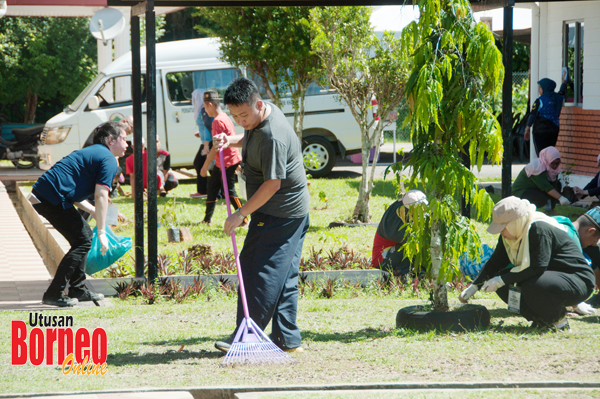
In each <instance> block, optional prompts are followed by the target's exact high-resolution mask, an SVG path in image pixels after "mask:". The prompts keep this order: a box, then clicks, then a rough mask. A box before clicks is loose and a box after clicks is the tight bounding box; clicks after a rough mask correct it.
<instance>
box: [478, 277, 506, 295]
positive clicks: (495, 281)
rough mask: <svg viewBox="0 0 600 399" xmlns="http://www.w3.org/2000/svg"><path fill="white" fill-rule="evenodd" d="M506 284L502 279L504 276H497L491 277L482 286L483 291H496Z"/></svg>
mask: <svg viewBox="0 0 600 399" xmlns="http://www.w3.org/2000/svg"><path fill="white" fill-rule="evenodd" d="M503 286H504V281H502V277H500V276H496V277H494V278H491V279H489V280H488V281H486V282H485V283H483V286H482V287H481V291H484V292H496V290H497V289H498V288H500V287H503Z"/></svg>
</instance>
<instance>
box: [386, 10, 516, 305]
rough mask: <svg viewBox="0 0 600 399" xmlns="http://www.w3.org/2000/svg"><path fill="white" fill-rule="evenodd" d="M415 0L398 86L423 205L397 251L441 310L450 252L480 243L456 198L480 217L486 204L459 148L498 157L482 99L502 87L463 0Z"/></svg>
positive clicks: (495, 57)
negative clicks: (408, 65)
mask: <svg viewBox="0 0 600 399" xmlns="http://www.w3.org/2000/svg"><path fill="white" fill-rule="evenodd" d="M418 6H419V9H420V12H421V16H420V18H419V21H415V22H412V23H411V24H410V25H409V26H408V27H407V28H406V29H405V30H404V31H403V33H402V38H403V42H404V44H405V46H406V47H407V51H409V53H410V54H412V55H413V57H412V64H413V65H412V68H413V69H412V73H411V75H410V79H409V80H408V83H407V88H406V92H407V93H408V101H409V107H410V115H409V119H410V124H411V128H412V132H411V138H412V142H413V146H414V149H413V153H412V156H411V158H410V160H409V161H408V163H407V165H406V167H407V168H411V169H412V171H411V172H410V173H411V174H410V178H409V179H408V180H407V181H406V183H407V184H409V185H410V186H411V187H414V188H420V189H423V190H424V191H425V192H426V194H427V197H428V199H429V205H428V207H427V208H425V207H424V206H423V207H412V209H411V210H410V211H409V213H410V215H411V224H410V225H407V229H406V235H407V238H408V241H407V243H406V244H405V246H404V250H405V253H406V254H407V256H408V257H409V258H412V259H413V262H414V263H415V264H416V265H417V266H419V265H420V266H421V267H424V268H425V269H426V270H427V275H428V277H429V279H430V280H431V281H432V282H433V283H434V291H433V307H434V309H435V310H438V311H444V310H448V299H447V296H446V285H445V283H446V282H447V281H451V280H452V279H453V278H454V276H456V275H457V274H458V267H457V265H458V258H459V257H460V256H461V255H462V254H463V253H464V252H465V251H468V252H469V253H470V255H471V256H472V257H473V256H478V255H477V253H478V251H479V248H480V240H479V236H478V235H477V232H476V230H475V225H474V222H473V221H472V220H471V219H470V218H467V217H463V216H461V213H460V205H459V203H458V201H457V199H458V198H460V197H461V196H462V197H463V198H464V199H465V201H466V202H467V203H468V204H471V205H474V206H475V207H476V209H477V211H478V217H479V218H481V219H482V220H487V219H488V218H489V216H490V214H491V209H492V207H493V202H492V200H491V199H490V198H489V196H488V194H487V193H486V192H485V190H479V191H478V190H477V185H476V178H475V176H474V175H473V173H472V172H471V171H470V170H469V169H467V168H466V167H465V166H464V165H463V163H462V162H461V153H464V149H465V148H468V154H469V156H470V160H471V164H473V165H475V164H476V165H477V167H478V168H479V169H480V168H481V165H482V163H483V159H484V156H485V155H486V154H487V157H488V159H489V160H490V161H492V162H493V163H498V162H499V161H500V159H501V156H502V135H501V130H500V126H499V124H498V121H497V120H496V118H495V116H494V113H493V111H492V107H491V105H490V102H489V98H490V97H491V96H493V95H495V94H497V92H498V90H500V88H501V86H502V80H503V76H504V66H503V65H502V56H501V54H500V52H499V51H498V49H497V48H496V46H495V44H494V37H493V35H492V33H491V32H490V31H489V29H488V28H487V27H486V25H485V24H483V23H479V24H476V23H475V20H474V19H473V15H472V11H471V7H470V4H469V2H468V1H467V0H418ZM401 169H402V165H401V164H400V165H397V170H398V171H400V170H401ZM398 176H400V175H399V174H398Z"/></svg>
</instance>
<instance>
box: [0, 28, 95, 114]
mask: <svg viewBox="0 0 600 399" xmlns="http://www.w3.org/2000/svg"><path fill="white" fill-rule="evenodd" d="M88 23H89V20H88V19H87V18H32V17H3V18H2V20H1V22H0V87H2V90H0V104H2V105H9V104H14V103H21V104H24V103H25V100H26V97H27V93H31V94H32V95H33V94H38V96H39V97H40V98H45V99H55V98H57V99H58V100H59V101H61V102H62V103H63V104H68V103H69V102H71V101H72V100H73V99H74V98H75V97H76V96H77V95H78V94H79V93H80V92H81V90H83V88H84V87H85V86H86V85H87V84H88V83H89V81H90V80H91V79H92V78H93V76H94V75H95V73H96V62H95V59H96V41H95V39H93V38H92V36H90V34H89V30H88ZM14 117H15V116H12V118H14ZM27 122H29V121H27ZM31 122H33V121H31Z"/></svg>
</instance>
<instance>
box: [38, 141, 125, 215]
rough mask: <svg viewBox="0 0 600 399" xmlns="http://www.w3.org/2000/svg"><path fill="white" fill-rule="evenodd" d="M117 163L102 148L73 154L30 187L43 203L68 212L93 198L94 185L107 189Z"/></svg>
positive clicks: (92, 148)
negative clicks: (69, 209)
mask: <svg viewBox="0 0 600 399" xmlns="http://www.w3.org/2000/svg"><path fill="white" fill-rule="evenodd" d="M117 167H118V165H117V160H116V159H115V156H114V155H113V154H112V153H111V152H110V150H109V149H108V148H107V147H106V146H105V145H102V144H94V145H92V146H89V147H86V148H83V149H81V150H77V151H73V152H72V153H70V154H69V155H67V156H66V157H64V158H63V159H61V160H60V161H58V162H57V163H56V164H55V165H54V166H52V168H50V169H49V170H48V171H46V172H45V173H44V174H43V175H42V176H41V177H40V178H39V179H38V181H37V182H36V183H35V184H34V185H33V189H34V190H35V191H37V192H38V193H39V194H40V195H41V196H42V197H43V198H44V199H45V200H46V201H48V202H50V203H51V204H52V205H55V206H59V205H60V206H62V207H63V209H68V208H71V207H72V206H73V203H75V202H81V201H83V200H85V199H87V198H88V197H89V196H90V195H92V194H94V192H95V190H96V184H100V185H103V186H106V187H108V188H109V189H110V187H111V185H112V181H113V179H114V178H115V175H116V174H117Z"/></svg>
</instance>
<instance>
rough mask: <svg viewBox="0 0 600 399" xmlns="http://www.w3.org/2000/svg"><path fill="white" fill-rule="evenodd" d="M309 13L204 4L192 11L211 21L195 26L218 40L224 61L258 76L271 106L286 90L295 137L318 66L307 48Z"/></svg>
mask: <svg viewBox="0 0 600 399" xmlns="http://www.w3.org/2000/svg"><path fill="white" fill-rule="evenodd" d="M309 12H310V8H309V7H206V8H202V9H199V10H198V14H197V15H200V16H203V17H205V18H207V19H208V20H209V21H212V23H213V25H211V26H208V27H197V29H199V30H200V31H202V32H207V31H210V32H211V33H212V34H213V35H214V36H218V37H219V38H220V39H221V53H222V54H223V60H225V61H226V62H228V63H230V64H232V65H235V66H237V67H244V68H246V69H247V70H249V71H250V72H251V73H252V74H254V75H255V76H256V77H258V78H259V79H260V83H262V87H263V88H264V89H265V91H266V93H267V95H268V96H269V98H271V100H272V101H273V103H275V105H277V106H278V107H281V106H282V99H283V98H284V97H285V96H286V95H287V93H289V96H290V98H291V101H292V105H293V106H294V109H295V111H296V112H295V118H294V120H295V123H294V128H295V130H296V134H297V135H298V137H299V138H300V139H301V138H302V120H303V117H304V95H305V93H306V89H307V88H308V85H309V84H310V83H311V82H312V81H314V80H315V79H316V77H317V74H318V66H319V61H318V58H317V57H316V56H315V55H314V53H313V52H312V49H311V38H310V30H309V25H308V13H309Z"/></svg>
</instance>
